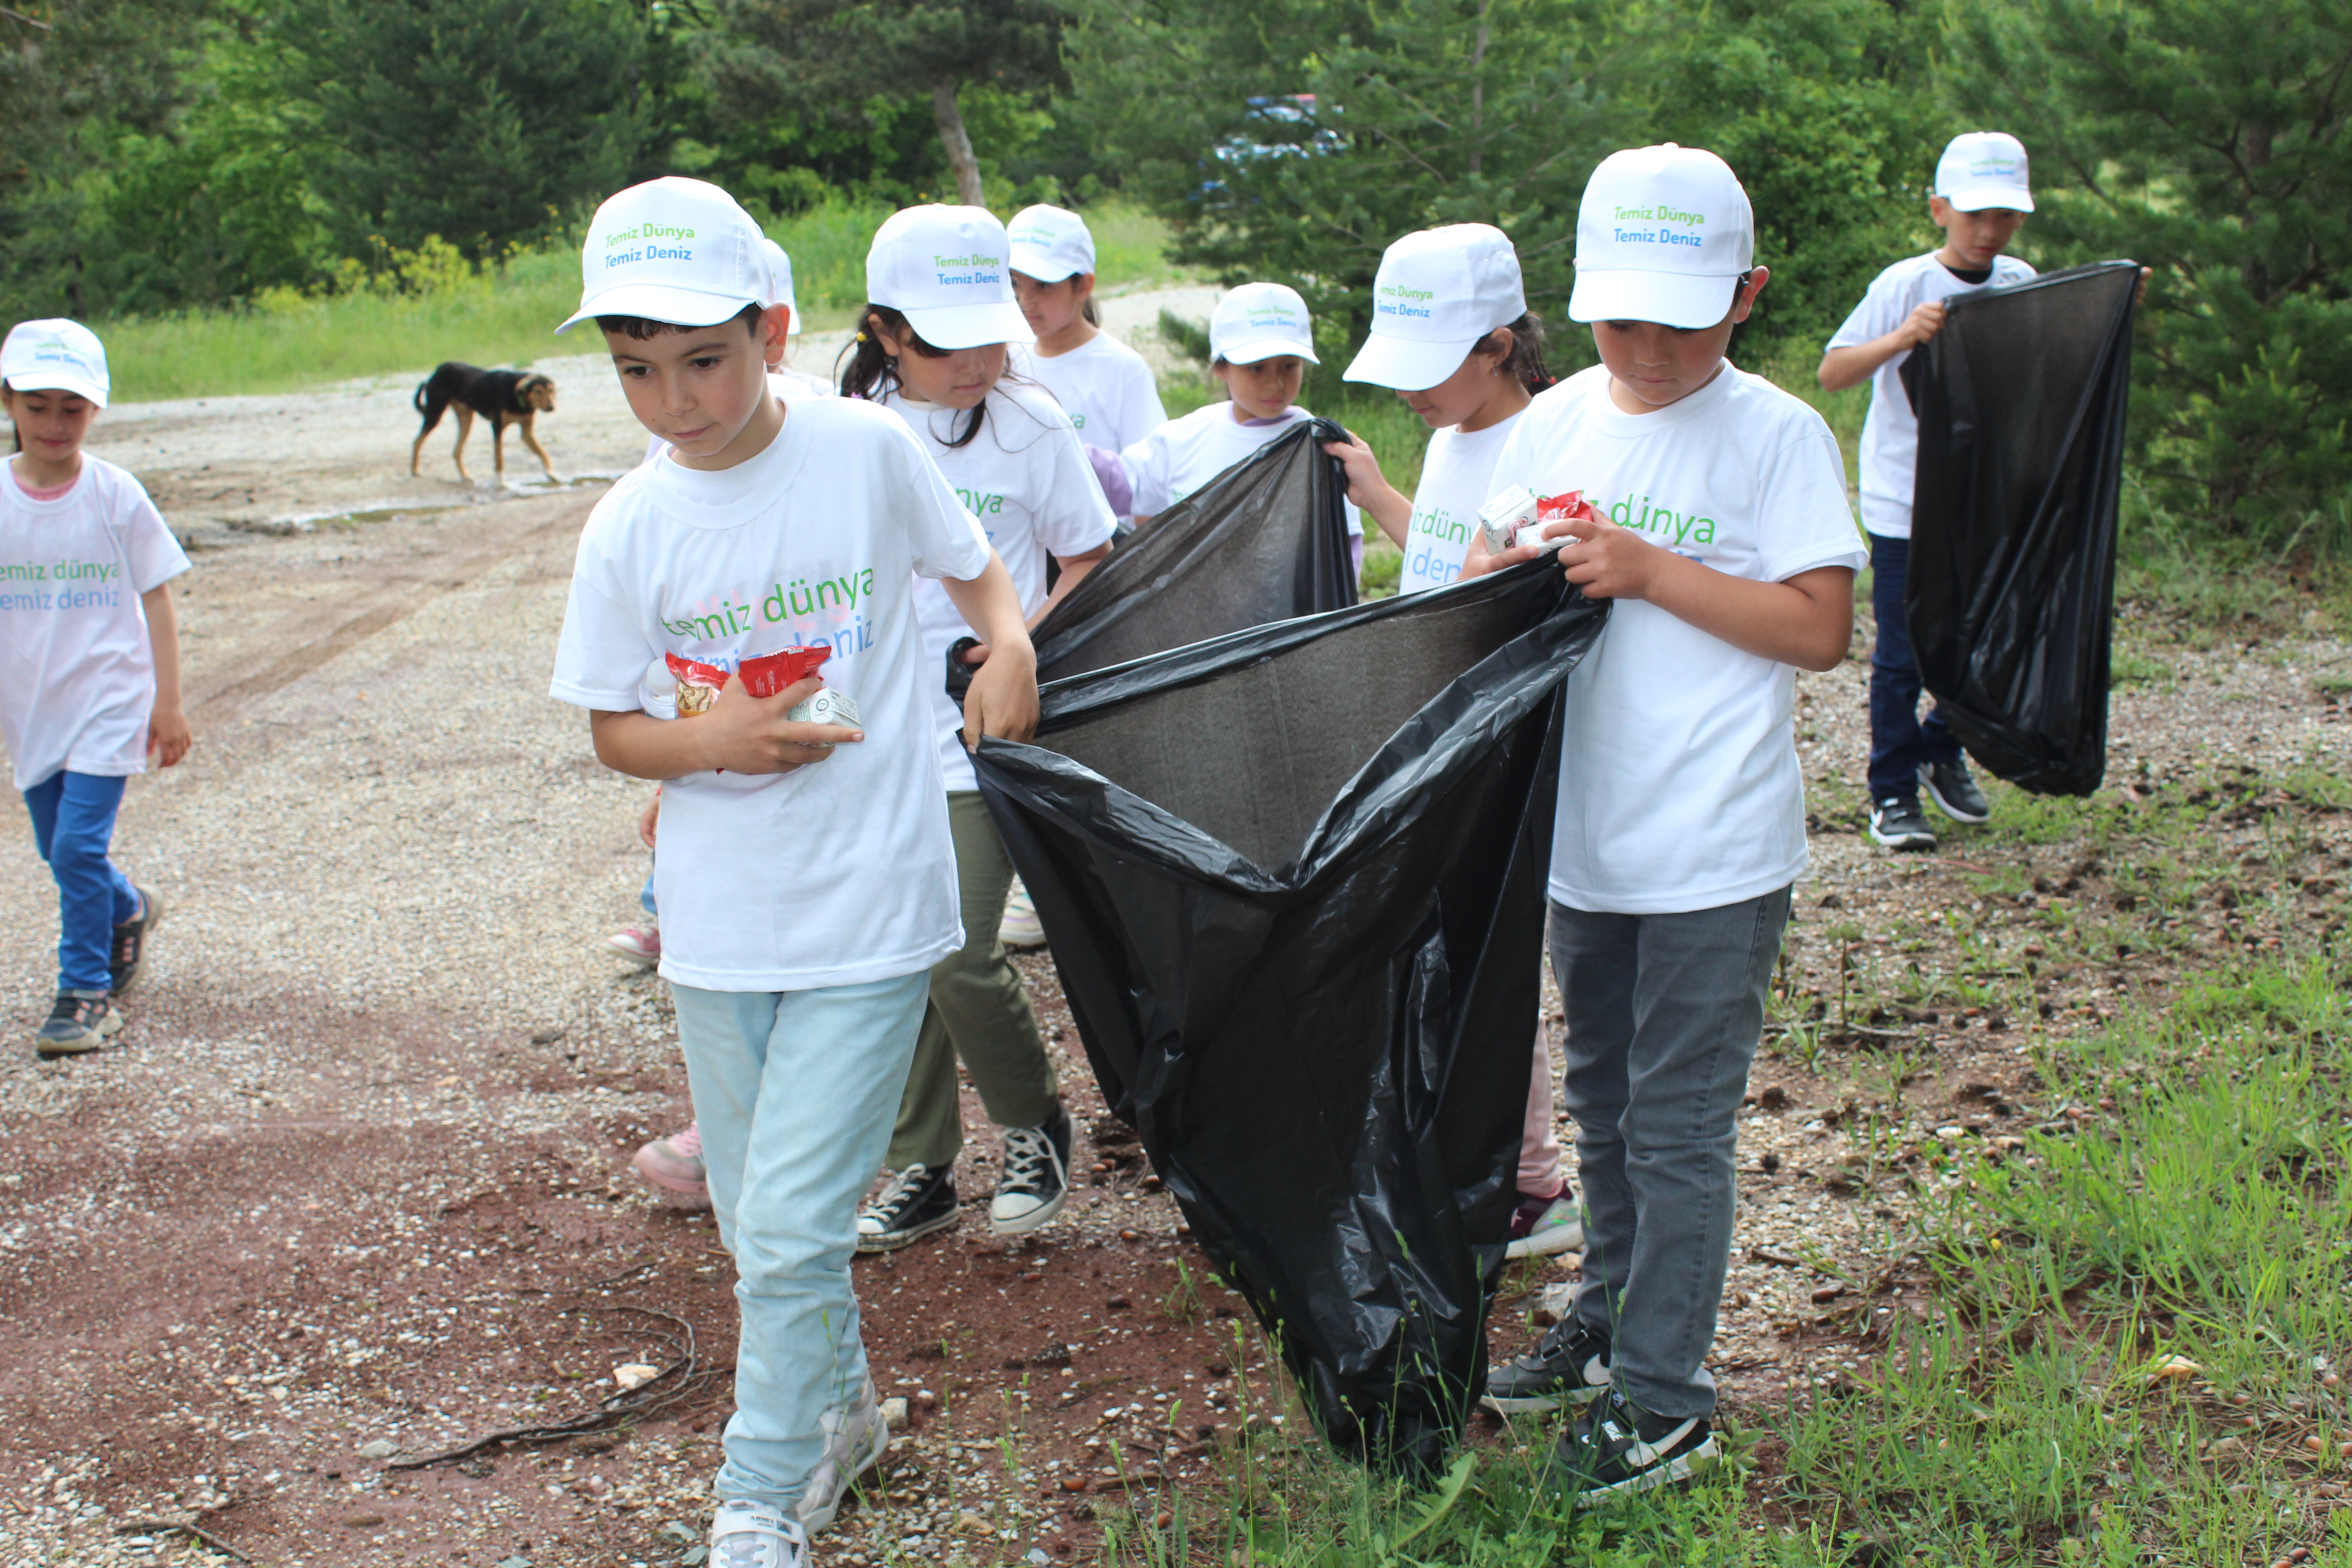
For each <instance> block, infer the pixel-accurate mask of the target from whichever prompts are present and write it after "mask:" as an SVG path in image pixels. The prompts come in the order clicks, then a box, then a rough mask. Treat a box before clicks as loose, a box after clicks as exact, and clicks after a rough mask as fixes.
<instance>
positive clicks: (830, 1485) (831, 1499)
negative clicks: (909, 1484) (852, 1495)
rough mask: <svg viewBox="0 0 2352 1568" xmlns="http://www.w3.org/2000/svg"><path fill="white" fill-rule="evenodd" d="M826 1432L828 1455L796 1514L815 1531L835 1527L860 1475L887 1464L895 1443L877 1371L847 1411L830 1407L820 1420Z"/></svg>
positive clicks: (862, 1380) (860, 1381)
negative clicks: (876, 1387) (876, 1389)
mask: <svg viewBox="0 0 2352 1568" xmlns="http://www.w3.org/2000/svg"><path fill="white" fill-rule="evenodd" d="M818 1425H819V1426H821V1427H822V1428H823V1429H824V1455H823V1457H822V1458H819V1459H818V1460H817V1462H816V1468H815V1469H814V1470H811V1471H810V1472H809V1479H808V1489H807V1490H805V1491H803V1492H802V1493H801V1500H800V1502H799V1504H798V1506H796V1507H795V1508H794V1509H793V1517H794V1518H796V1519H797V1520H799V1521H800V1525H801V1528H802V1529H803V1530H805V1531H808V1532H809V1534H811V1535H818V1534H822V1533H823V1532H824V1531H827V1530H829V1529H831V1528H832V1527H833V1519H834V1515H835V1514H837V1513H839V1512H840V1511H841V1500H842V1499H843V1498H844V1497H845V1496H847V1495H848V1492H849V1489H850V1488H851V1487H852V1486H853V1485H855V1484H856V1480H857V1478H858V1477H860V1476H862V1475H864V1474H866V1472H867V1471H868V1470H871V1469H872V1468H874V1467H875V1466H877V1465H878V1464H880V1463H881V1462H882V1453H883V1450H884V1449H886V1448H887V1447H889V1446H890V1425H889V1423H888V1422H887V1421H885V1420H883V1419H882V1401H881V1400H880V1399H879V1398H877V1396H876V1394H875V1393H874V1379H873V1377H872V1376H871V1375H868V1376H866V1377H862V1378H860V1379H858V1383H857V1394H856V1398H855V1399H853V1400H852V1401H851V1402H850V1404H849V1406H848V1408H846V1409H833V1410H828V1411H826V1412H825V1413H824V1415H823V1416H821V1417H819V1419H818Z"/></svg>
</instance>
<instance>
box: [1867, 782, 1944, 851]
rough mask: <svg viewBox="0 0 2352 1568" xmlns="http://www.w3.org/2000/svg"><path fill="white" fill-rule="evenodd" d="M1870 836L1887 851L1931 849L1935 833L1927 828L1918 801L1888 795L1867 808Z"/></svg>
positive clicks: (1934, 844)
mask: <svg viewBox="0 0 2352 1568" xmlns="http://www.w3.org/2000/svg"><path fill="white" fill-rule="evenodd" d="M1870 836H1871V837H1873V838H1875V839H1877V840H1878V841H1879V842H1880V843H1881V844H1884V845H1885V846H1886V847H1888V848H1889V849H1933V848H1934V847H1936V830H1935V829H1934V828H1932V827H1930V826H1927V816H1926V815H1925V814H1924V813H1923V812H1921V811H1920V809H1919V802H1918V800H1917V799H1916V797H1914V796H1911V795H1889V796H1888V797H1887V798H1886V799H1885V800H1882V801H1880V802H1879V803H1878V804H1877V805H1874V806H1872V807H1871V808H1870Z"/></svg>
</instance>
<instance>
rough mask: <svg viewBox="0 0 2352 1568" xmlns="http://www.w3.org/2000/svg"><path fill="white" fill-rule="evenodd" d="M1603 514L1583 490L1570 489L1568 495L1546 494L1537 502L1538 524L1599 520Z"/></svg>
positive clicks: (1538, 525) (1539, 525)
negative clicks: (1586, 497)
mask: <svg viewBox="0 0 2352 1568" xmlns="http://www.w3.org/2000/svg"><path fill="white" fill-rule="evenodd" d="M1599 521H1601V514H1600V513H1599V512H1597V511H1595V510H1592V503H1591V501H1589V500H1585V499H1584V492H1583V491H1582V490H1570V491H1569V492H1568V493H1567V494H1566V495H1560V496H1545V497H1544V498H1542V499H1541V500H1538V501H1537V502H1536V526H1537V527H1538V528H1540V527H1542V526H1543V525H1544V524H1545V523H1547V522H1599Z"/></svg>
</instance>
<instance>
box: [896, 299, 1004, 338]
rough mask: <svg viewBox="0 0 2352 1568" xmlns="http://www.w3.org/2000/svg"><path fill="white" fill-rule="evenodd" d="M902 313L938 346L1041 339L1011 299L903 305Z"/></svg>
mask: <svg viewBox="0 0 2352 1568" xmlns="http://www.w3.org/2000/svg"><path fill="white" fill-rule="evenodd" d="M877 303H887V301H883V300H877ZM898 313H899V314H900V315H902V316H904V317H906V318H907V321H908V325H910V326H912V327H913V328H914V329H915V332H916V334H917V335H918V336H919V337H920V338H921V339H922V340H923V341H924V342H927V343H929V344H930V345H931V347H933V348H935V349H976V348H982V347H985V346H986V345H988V344H990V343H1034V342H1036V341H1037V334H1036V333H1035V332H1034V331H1030V330H1029V320H1028V318H1027V317H1025V316H1024V315H1023V314H1022V313H1021V307H1020V306H1018V305H1015V304H1013V303H1012V302H1011V301H1009V300H998V301H995V302H993V303H991V304H986V305H931V306H927V307H921V308H918V309H916V310H905V309H901V310H899V312H898Z"/></svg>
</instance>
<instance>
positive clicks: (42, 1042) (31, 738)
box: [0, 321, 194, 1058]
mask: <svg viewBox="0 0 2352 1568" xmlns="http://www.w3.org/2000/svg"><path fill="white" fill-rule="evenodd" d="M111 385H112V382H111V379H110V376H109V374H108V372H107V367H106V349H105V347H104V346H103V345H102V344H100V342H99V341H98V337H97V334H96V333H94V332H92V331H90V330H89V328H88V327H85V326H83V325H82V324H81V323H80V322H79V321H20V322H18V323H17V324H16V327H15V328H14V329H12V330H11V331H9V333H8V336H7V339H6V341H5V342H0V411H5V413H6V415H7V416H8V419H9V421H10V422H11V423H12V424H13V425H14V426H15V427H16V456H15V457H14V458H12V459H10V460H9V461H8V463H7V465H6V466H7V469H8V476H7V478H6V479H0V736H5V739H6V740H7V742H8V756H9V760H10V761H11V762H13V763H15V764H16V787H17V788H18V789H19V790H21V791H23V792H24V796H25V806H26V810H27V811H29V812H30V813H31V814H32V817H33V842H34V844H35V845H36V846H37V847H38V848H39V850H40V855H41V858H42V859H44V860H46V861H47V862H48V865H49V870H50V872H51V874H52V875H53V876H55V877H56V879H57V883H58V988H57V1002H56V1005H54V1006H52V1007H51V1009H50V1011H49V1016H48V1018H47V1021H46V1022H45V1023H43V1024H42V1025H41V1027H40V1030H39V1033H38V1035H37V1038H36V1041H35V1047H34V1048H35V1049H36V1050H37V1051H38V1053H39V1054H40V1055H41V1056H43V1057H45V1058H46V1057H60V1056H68V1055H72V1054H74V1053H76V1052H80V1051H94V1050H96V1049H98V1047H100V1045H101V1044H102V1043H104V1041H105V1040H106V1038H107V1037H109V1036H110V1035H112V1034H114V1033H115V1032H116V1031H117V1030H119V1029H121V1027H122V1016H121V1014H119V1013H117V1012H116V1011H115V1010H114V999H115V998H116V997H118V996H120V995H121V994H123V993H124V992H126V991H128V990H130V989H131V984H133V983H134V982H135V981H136V980H137V979H138V978H139V966H140V963H141V962H142V959H143V958H144V956H145V947H146V940H147V935H148V933H149V932H150V931H152V930H153V928H154V925H155V922H156V921H158V920H159V919H161V918H162V916H163V904H162V902H161V901H160V900H158V899H157V898H156V897H155V895H154V894H153V893H152V892H149V891H148V890H147V889H144V888H140V887H136V886H134V885H133V884H132V883H131V879H129V878H127V877H125V876H124V875H123V874H122V873H121V871H120V870H119V869H117V868H116V867H115V864H114V861H113V859H112V858H111V853H110V852H111V848H112V845H113V840H114V817H115V813H116V811H117V810H118V809H119V808H120V807H121V805H122V792H123V786H124V784H125V783H126V782H127V781H128V779H129V777H130V775H131V774H132V773H143V772H145V771H146V767H147V759H148V757H149V756H151V755H152V756H153V757H154V758H155V759H156V760H157V761H158V762H160V763H163V766H165V767H167V768H168V767H170V766H172V765H173V763H177V762H178V761H179V760H180V759H181V758H182V757H183V756H184V755H186V754H187V750H188V747H189V746H190V745H191V744H193V743H194V738H193V737H192V736H191V735H190V734H189V732H188V721H187V718H186V716H185V715H184V713H183V712H182V710H181V707H180V635H179V623H178V620H177V619H176V617H175V616H174V615H173V608H172V587H171V580H172V579H173V578H174V577H176V576H178V575H179V574H181V573H183V572H185V571H186V570H187V569H188V558H187V555H186V554H185V553H184V552H183V551H182V550H181V549H180V543H179V541H178V540H176V539H174V538H173V537H172V531H171V530H170V529H169V528H167V527H165V526H164V523H163V514H162V513H160V512H158V511H157V510H155V503H154V502H153V501H152V500H149V499H148V498H147V491H146V490H145V489H144V488H142V486H141V485H140V483H139V481H138V480H137V479H133V478H132V477H131V475H130V474H128V473H126V472H124V471H123V470H122V469H121V468H116V467H115V466H114V465H113V464H112V463H110V462H108V461H106V460H105V459H104V458H93V457H91V456H89V454H88V453H86V452H84V451H83V450H82V449H81V448H82V441H83V439H84V438H85V437H88V436H89V426H90V421H91V420H93V419H94V418H96V417H97V416H98V412H99V410H100V409H102V408H104V407H105V406H106V398H107V393H108V392H109V390H110V387H111Z"/></svg>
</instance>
